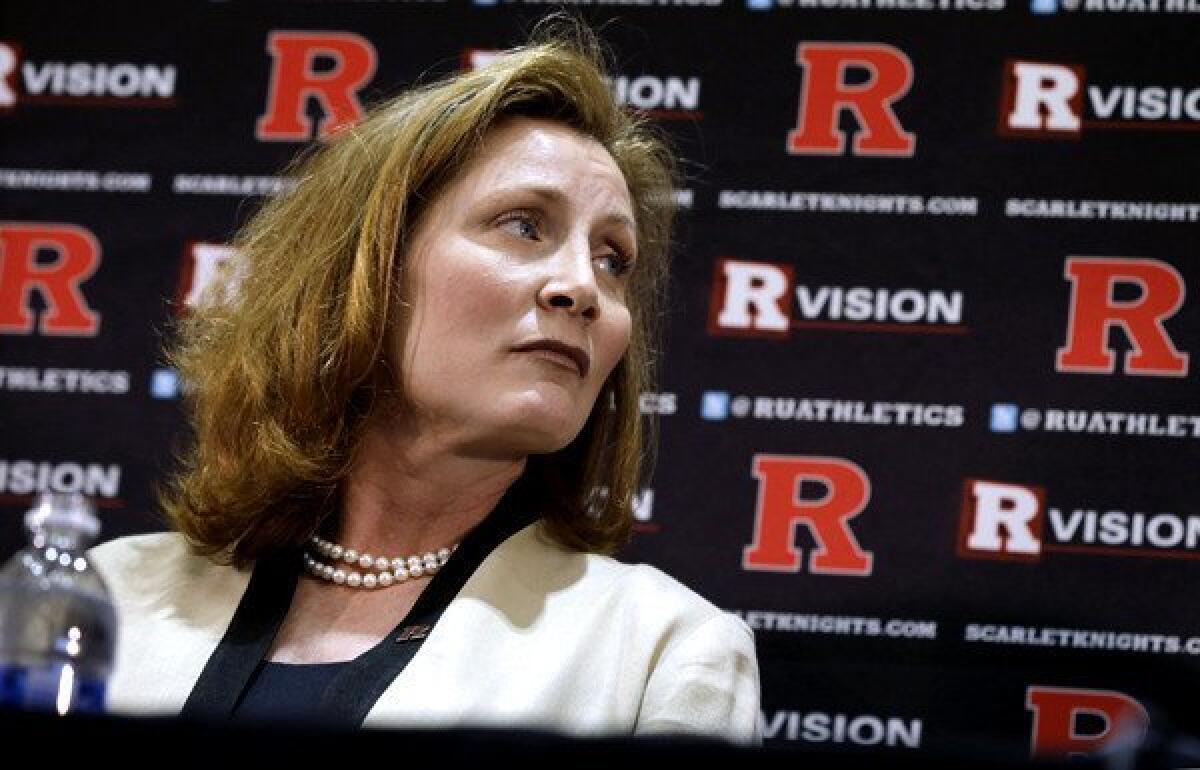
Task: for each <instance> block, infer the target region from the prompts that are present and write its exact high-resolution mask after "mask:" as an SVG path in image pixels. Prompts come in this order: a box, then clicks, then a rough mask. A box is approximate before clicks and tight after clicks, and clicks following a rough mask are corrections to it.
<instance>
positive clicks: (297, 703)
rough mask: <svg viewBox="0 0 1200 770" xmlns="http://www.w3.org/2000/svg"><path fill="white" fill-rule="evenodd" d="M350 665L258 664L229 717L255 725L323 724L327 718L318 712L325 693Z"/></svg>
mask: <svg viewBox="0 0 1200 770" xmlns="http://www.w3.org/2000/svg"><path fill="white" fill-rule="evenodd" d="M353 664H354V661H345V662H342V663H306V664H291V663H272V662H271V661H266V660H264V661H261V662H260V663H259V665H258V668H256V669H254V675H253V676H252V677H251V679H250V683H249V684H247V685H246V689H245V690H244V691H243V692H242V697H241V699H240V700H239V701H238V703H237V705H236V706H234V710H233V716H234V717H235V718H236V719H239V720H245V721H256V722H273V721H285V722H288V723H290V724H303V723H306V722H313V721H316V722H318V723H319V724H322V725H324V724H327V723H328V722H329V719H330V718H331V715H330V714H328V713H326V712H325V711H324V710H323V709H321V708H320V704H321V702H322V699H323V698H324V696H325V691H326V690H327V689H329V685H331V684H333V682H334V681H335V680H336V679H337V677H338V676H339V675H341V674H342V673H343V672H344V671H345V670H346V668H347V667H349V666H351V665H353Z"/></svg>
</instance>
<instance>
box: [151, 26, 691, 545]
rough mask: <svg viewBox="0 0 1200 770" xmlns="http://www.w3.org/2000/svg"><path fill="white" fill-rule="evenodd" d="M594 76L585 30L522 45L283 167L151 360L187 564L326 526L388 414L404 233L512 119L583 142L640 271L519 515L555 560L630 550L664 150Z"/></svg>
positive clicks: (668, 201) (666, 176)
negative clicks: (290, 182)
mask: <svg viewBox="0 0 1200 770" xmlns="http://www.w3.org/2000/svg"><path fill="white" fill-rule="evenodd" d="M604 62H605V59H604V53H603V50H602V48H601V46H600V43H599V41H598V40H597V38H596V37H595V35H594V33H592V32H591V31H590V30H588V29H587V28H586V27H585V26H583V25H582V23H579V22H573V21H572V22H569V23H568V24H566V25H563V24H561V20H560V21H556V22H555V23H552V24H549V25H542V26H540V27H539V28H538V29H537V30H535V32H534V39H533V40H532V42H530V43H529V44H527V45H524V46H521V47H518V48H515V49H512V50H509V51H507V52H505V53H503V54H502V55H500V56H498V57H497V58H496V59H495V60H494V61H492V62H491V63H489V64H488V65H487V66H486V67H484V68H481V69H479V70H475V71H472V72H464V73H460V74H457V75H453V76H450V77H447V78H444V79H442V80H439V81H437V82H433V83H429V84H426V85H421V86H418V87H415V88H412V89H410V90H408V91H406V92H404V93H402V94H400V95H399V96H397V97H395V98H393V99H390V100H388V101H386V102H384V103H382V104H380V105H378V106H376V107H375V108H373V109H371V110H370V111H369V112H368V114H367V116H366V117H365V119H364V120H363V121H362V122H360V123H359V124H357V125H355V126H353V127H351V128H347V129H344V130H343V131H341V132H340V133H339V134H337V135H336V136H335V137H334V138H333V139H332V140H330V141H328V142H327V143H325V144H324V145H321V146H316V147H313V148H310V151H308V152H306V153H303V154H302V155H301V156H300V157H298V158H297V159H296V160H295V161H293V163H292V165H291V166H290V167H289V173H290V174H291V175H292V176H293V177H294V178H295V179H297V180H298V184H297V186H296V188H295V189H294V190H293V191H291V192H289V193H285V194H281V195H279V196H278V197H275V198H273V199H270V200H268V201H267V202H266V203H265V204H264V205H263V206H262V208H261V209H260V210H259V211H258V212H257V213H256V215H255V216H254V217H253V218H252V219H251V220H250V221H249V222H248V223H247V224H246V225H245V227H243V228H242V229H241V231H240V232H239V233H238V235H237V236H236V237H235V238H234V241H233V245H234V246H235V248H236V250H237V252H238V258H237V260H238V263H237V264H238V266H237V271H238V289H237V292H236V296H235V297H234V298H233V299H231V300H229V301H226V302H210V303H207V304H205V305H203V306H201V307H199V308H197V309H195V310H194V311H193V312H192V313H191V314H190V315H189V316H187V317H185V318H184V319H182V320H181V321H180V324H179V327H178V329H177V338H176V341H175V342H174V344H173V346H172V347H171V348H170V349H169V350H168V352H167V357H168V360H169V362H170V363H171V364H173V365H174V366H176V367H177V368H178V369H179V370H180V373H181V375H182V377H183V379H184V381H185V382H186V383H187V384H188V386H189V391H188V394H187V395H186V397H185V398H186V401H185V405H186V407H187V410H188V417H189V422H190V426H191V428H192V432H191V436H190V437H189V441H188V443H187V445H186V447H185V448H184V449H183V451H182V452H181V453H180V456H179V458H178V459H179V468H178V470H177V472H176V473H175V474H174V475H173V476H171V477H170V478H169V479H168V480H167V481H166V482H165V484H164V485H163V486H162V488H161V489H160V491H159V499H160V502H161V504H162V507H163V510H164V512H165V513H166V514H167V516H168V517H169V519H170V520H171V522H172V523H173V525H174V526H175V527H176V528H177V529H178V530H179V531H181V532H182V533H184V534H185V535H186V536H187V537H188V539H189V540H190V541H191V542H192V544H193V547H195V548H196V549H197V550H198V551H199V552H200V553H203V554H205V555H207V556H208V557H209V558H212V559H214V560H217V561H224V560H228V561H230V562H232V563H234V564H236V565H238V566H244V565H246V564H248V563H249V562H250V561H252V560H254V559H256V558H258V557H259V556H261V555H264V554H267V553H271V552H273V551H276V550H279V549H282V548H288V547H294V546H297V545H300V544H301V543H303V542H304V540H305V539H306V538H307V537H308V536H309V535H310V534H311V533H313V532H314V531H316V529H317V527H318V525H319V524H320V522H321V520H322V519H324V518H325V517H326V516H328V515H330V514H332V513H334V512H335V511H336V510H337V506H338V504H339V493H340V486H341V482H342V481H343V480H344V479H345V477H346V475H347V473H348V471H349V469H350V466H351V462H352V460H353V457H354V453H355V450H356V447H357V446H358V444H359V442H360V440H361V438H362V435H363V431H364V428H365V426H367V425H368V423H369V422H370V420H371V418H372V416H373V415H376V414H378V413H379V412H380V410H381V409H382V408H384V407H385V406H386V405H387V404H388V403H389V399H390V403H392V404H395V403H397V402H396V400H395V395H396V394H395V392H394V384H395V383H396V382H399V381H401V379H400V377H399V376H398V375H399V373H398V372H393V371H391V368H392V367H391V366H390V365H389V363H388V361H387V360H386V359H387V356H386V352H385V346H384V341H385V339H386V337H387V332H388V329H389V327H390V326H391V325H392V324H402V323H403V314H402V313H401V312H400V311H401V308H400V307H399V304H400V301H401V297H400V296H399V295H400V293H401V291H402V289H401V287H402V286H404V270H405V252H406V248H407V246H408V242H409V240H410V238H411V237H412V234H413V232H414V227H415V225H416V223H417V221H418V218H419V216H420V215H421V213H422V211H423V210H425V208H427V206H428V202H429V201H431V200H433V199H434V198H435V197H436V196H437V195H438V194H439V192H440V191H441V190H442V189H443V188H444V187H445V185H446V184H447V183H448V182H449V181H450V180H452V179H453V178H454V177H455V175H456V174H458V173H459V172H460V170H461V169H462V168H463V167H464V166H465V165H466V164H467V163H468V162H469V161H470V160H471V158H472V157H473V154H474V153H475V151H476V149H477V148H478V146H479V144H480V142H481V140H482V138H483V136H484V134H485V133H486V132H487V131H488V129H489V128H490V127H491V126H492V125H494V124H496V123H497V122H498V121H499V120H501V119H503V118H504V117H506V116H511V115H523V116H530V117H540V118H547V119H551V120H555V121H559V122H561V123H563V124H566V125H568V126H571V127H573V128H574V129H575V130H577V131H579V132H581V133H582V134H584V135H587V136H590V137H592V138H594V139H595V140H596V141H598V142H599V143H601V144H602V145H603V146H604V147H605V148H606V149H607V150H608V151H609V152H610V153H611V154H612V157H613V159H614V160H615V161H616V163H617V166H618V167H619V168H620V170H621V172H622V173H623V174H624V177H625V180H626V183H627V185H628V188H629V192H630V195H631V198H632V201H633V205H634V213H635V217H636V221H637V239H638V255H639V258H638V261H637V263H636V267H635V270H634V273H633V275H632V276H631V279H630V283H629V286H628V290H627V302H628V305H629V309H630V313H631V316H632V334H631V339H630V344H629V348H628V351H627V352H626V354H625V356H624V357H623V358H622V360H621V361H620V362H619V363H618V365H617V366H616V368H615V369H614V371H613V373H612V374H611V376H610V377H609V379H608V381H606V383H605V385H604V387H603V388H602V390H601V391H600V396H599V397H598V398H597V400H596V404H595V406H594V408H593V410H592V413H591V415H590V416H589V418H588V420H587V422H586V424H585V426H584V428H583V430H582V431H581V433H580V435H579V436H578V437H577V438H576V439H575V440H574V441H573V442H572V443H571V444H570V445H568V446H567V447H566V448H564V449H562V450H561V451H559V452H554V453H552V454H546V455H533V456H531V457H529V459H528V461H527V465H526V470H525V472H524V474H523V476H522V478H521V479H520V480H519V481H518V482H517V486H518V487H519V489H520V492H521V497H520V499H521V501H522V502H521V504H522V505H526V506H531V507H532V509H533V510H534V511H535V512H536V513H539V514H540V515H542V516H543V517H544V519H545V521H546V525H547V527H548V529H549V531H550V533H551V534H552V536H553V537H554V538H555V539H556V540H558V541H559V542H560V543H562V544H563V545H565V546H567V547H569V548H573V549H578V550H588V551H598V552H612V551H613V550H615V549H616V548H617V547H619V546H620V545H621V544H623V543H624V542H625V541H626V540H627V539H628V536H629V532H630V528H631V522H632V515H631V505H632V498H633V495H634V493H635V492H636V490H637V487H638V485H639V483H640V478H641V474H642V471H643V467H642V466H643V456H644V454H645V451H644V449H645V447H644V446H643V443H644V441H645V439H646V437H645V436H643V420H642V417H641V415H640V409H639V396H640V394H641V393H642V392H643V391H645V390H652V389H653V388H654V387H655V383H654V380H655V377H654V371H653V367H652V360H651V356H652V353H653V352H654V349H655V347H656V341H657V340H658V338H659V334H660V330H659V328H658V320H659V317H660V315H661V302H662V295H663V290H664V282H665V280H666V269H667V251H668V238H669V234H670V228H671V221H672V217H673V206H672V192H673V189H674V186H675V164H674V160H673V157H672V155H671V152H670V150H669V149H668V146H667V144H666V142H665V141H664V140H663V139H662V138H661V136H660V134H659V133H658V132H656V131H655V130H654V129H653V128H652V127H651V126H650V125H648V124H647V123H646V122H645V120H644V119H642V118H640V117H639V116H637V115H635V114H633V113H630V112H628V111H626V110H624V109H622V108H621V107H620V106H619V105H618V104H617V103H616V102H615V100H614V98H613V95H612V92H611V90H610V88H609V86H608V83H607V82H606V78H605V72H606V67H605V63H604ZM230 280H231V279H230ZM398 331H399V332H400V333H401V334H402V333H403V331H404V330H403V328H400V329H399V330H398ZM401 401H402V399H401Z"/></svg>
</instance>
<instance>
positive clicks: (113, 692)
mask: <svg viewBox="0 0 1200 770" xmlns="http://www.w3.org/2000/svg"><path fill="white" fill-rule="evenodd" d="M90 555H91V559H92V562H93V564H94V565H95V567H96V568H97V569H98V571H99V572H100V574H101V576H102V577H103V578H104V579H105V581H106V583H107V584H108V587H109V590H110V592H111V593H112V596H113V600H114V603H115V604H116V608H117V617H118V622H119V631H118V637H117V659H116V666H115V670H114V672H113V676H112V678H111V680H110V683H109V691H108V700H109V708H110V710H111V711H113V712H116V713H126V714H139V715H150V714H154V715H162V714H177V713H179V711H180V709H181V708H182V707H183V704H184V702H185V701H186V700H187V698H188V695H189V694H190V693H191V691H192V687H193V686H194V685H195V683H196V680H197V678H198V677H199V676H200V673H201V671H202V670H203V669H204V666H205V664H206V662H207V661H208V659H209V656H210V655H212V653H213V651H214V650H215V649H216V647H217V644H218V643H219V642H220V641H221V638H222V637H223V636H224V634H225V631H226V629H227V628H228V626H229V624H230V620H231V619H232V618H233V614H234V611H235V610H236V609H237V607H238V603H239V601H240V600H241V598H242V594H243V593H244V592H245V590H246V586H247V584H248V583H249V579H250V574H251V572H250V570H241V571H239V570H236V569H234V568H233V567H228V566H220V565H216V564H213V563H212V562H211V561H209V560H208V559H206V558H204V557H202V556H198V555H196V554H194V553H193V552H192V551H191V549H190V548H189V546H188V545H187V543H186V541H185V540H184V538H183V536H182V535H179V534H177V533H158V534H151V535H137V536H131V537H125V538H120V539H117V540H113V541H110V542H107V543H102V544H101V545H98V546H96V547H95V548H94V549H92V551H91V554H90ZM760 714H761V712H760V705H759V676H758V663H757V659H756V657H755V652H754V638H753V633H752V632H751V630H750V628H749V627H748V626H747V625H746V624H745V623H744V622H743V621H742V620H741V619H739V618H738V617H736V616H734V615H732V614H729V613H726V612H723V611H721V610H720V609H718V608H717V607H715V606H713V605H712V604H711V603H709V602H708V601H707V600H705V599H703V598H702V597H700V596H699V595H698V594H696V593H694V592H693V591H691V590H690V589H688V588H686V587H685V586H683V585H682V584H681V583H679V582H677V581H676V580H674V579H673V578H671V577H669V576H667V575H666V574H664V573H662V572H661V571H659V570H657V569H655V568H654V567H650V566H648V565H644V564H643V565H627V564H622V563H620V562H617V561H615V560H613V559H611V558H608V557H606V556H600V555H597V554H586V553H579V552H575V551H570V550H567V549H565V548H563V547H561V546H559V545H557V544H556V543H554V542H552V541H551V540H550V538H549V537H548V536H547V535H546V534H545V532H544V530H543V528H542V525H541V524H540V523H538V522H535V523H533V524H530V525H528V526H526V527H525V528H524V529H521V530H520V531H518V532H517V533H516V534H515V535H513V536H511V537H510V538H508V539H507V540H505V541H504V542H503V543H501V544H500V546H498V547H497V548H496V549H495V550H493V551H492V552H491V553H490V554H489V555H488V556H487V557H486V559H484V561H483V563H482V564H481V565H480V566H479V567H478V569H476V570H475V572H474V573H473V574H472V575H471V577H470V579H469V580H468V581H467V583H466V585H464V586H463V588H462V590H461V591H459V593H458V594H457V595H456V596H455V598H454V599H453V600H452V601H451V602H450V605H449V606H448V607H447V608H446V610H445V612H444V613H443V614H442V616H441V618H440V619H439V620H438V622H437V624H436V625H435V626H434V628H433V631H432V632H431V633H430V634H429V637H428V638H427V639H426V640H425V642H424V644H422V645H421V647H420V649H419V650H418V651H417V653H416V655H415V657H414V658H413V659H412V660H411V661H410V662H409V663H408V665H407V666H406V667H405V668H404V670H403V671H402V672H401V673H400V675H399V676H397V677H396V679H395V680H394V681H393V682H392V683H391V685H390V686H389V687H388V688H387V689H386V690H385V691H384V693H383V695H382V696H381V697H380V698H379V700H378V701H376V703H375V705H374V706H373V707H372V708H371V710H370V712H369V713H368V715H367V717H366V719H365V721H364V726H367V727H389V728H405V727H417V728H430V727H499V726H516V727H528V728H533V729H544V730H555V731H560V732H564V733H569V734H576V735H600V734H629V733H663V732H681V733H692V734H703V735H710V736H718V737H723V738H726V739H729V740H731V741H734V742H737V743H742V744H758V743H761V740H762V737H761V736H762V727H761V715H760Z"/></svg>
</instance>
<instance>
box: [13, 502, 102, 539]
mask: <svg viewBox="0 0 1200 770" xmlns="http://www.w3.org/2000/svg"><path fill="white" fill-rule="evenodd" d="M25 527H26V528H27V529H29V530H30V531H33V532H36V531H39V530H46V529H66V530H70V531H72V532H78V533H79V534H81V535H85V536H86V537H88V538H95V537H96V535H98V534H99V533H100V519H98V518H96V507H95V505H94V504H93V503H92V501H91V500H89V499H88V498H87V497H86V496H84V495H82V494H80V493H78V492H40V493H39V494H38V496H37V499H36V500H35V501H34V503H33V507H32V508H30V509H29V512H28V513H26V514H25Z"/></svg>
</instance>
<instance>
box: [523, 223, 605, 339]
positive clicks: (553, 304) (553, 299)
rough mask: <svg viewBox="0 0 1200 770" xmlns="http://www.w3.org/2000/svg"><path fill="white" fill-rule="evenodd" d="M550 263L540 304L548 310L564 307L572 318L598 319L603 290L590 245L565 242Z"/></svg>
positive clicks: (540, 295) (539, 296) (539, 297)
mask: <svg viewBox="0 0 1200 770" xmlns="http://www.w3.org/2000/svg"><path fill="white" fill-rule="evenodd" d="M547 264H548V267H547V271H546V280H545V282H544V283H543V285H542V287H541V290H540V291H539V292H538V303H539V304H540V305H541V306H542V307H544V308H545V309H547V310H554V309H556V308H561V309H564V310H566V311H567V313H568V314H569V315H579V316H582V317H583V318H585V319H587V320H588V321H594V320H596V318H597V317H598V316H599V314H600V306H599V289H598V288H597V286H596V273H595V268H594V267H593V265H592V256H591V248H590V246H588V245H587V244H574V243H570V242H566V243H563V244H562V246H561V247H560V248H559V249H558V251H557V252H556V253H555V254H554V255H553V257H552V258H551V259H549V260H548V262H547Z"/></svg>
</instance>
